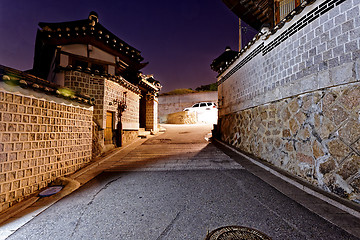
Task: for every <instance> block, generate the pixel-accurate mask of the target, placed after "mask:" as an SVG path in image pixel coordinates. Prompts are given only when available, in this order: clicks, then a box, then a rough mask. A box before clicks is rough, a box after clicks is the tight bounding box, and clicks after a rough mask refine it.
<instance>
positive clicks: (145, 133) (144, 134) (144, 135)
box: [138, 128, 151, 138]
mask: <svg viewBox="0 0 360 240" xmlns="http://www.w3.org/2000/svg"><path fill="white" fill-rule="evenodd" d="M150 134H151V132H150V131H145V129H144V128H140V129H139V133H138V137H140V138H147V136H149V135H150Z"/></svg>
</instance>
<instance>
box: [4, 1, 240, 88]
mask: <svg viewBox="0 0 360 240" xmlns="http://www.w3.org/2000/svg"><path fill="white" fill-rule="evenodd" d="M90 11H96V12H97V13H98V15H99V21H100V23H101V24H102V25H103V26H104V27H106V28H107V29H109V30H110V31H111V32H113V33H114V34H115V35H117V36H118V37H119V38H121V39H122V40H124V41H125V42H127V43H128V44H130V45H131V46H133V47H135V48H137V49H138V50H140V51H141V53H142V56H143V57H144V58H145V60H144V61H145V62H149V65H148V66H146V67H145V68H144V69H143V70H142V71H143V72H144V73H145V74H154V77H155V78H156V79H157V80H159V81H160V82H161V83H162V85H163V86H164V87H163V90H162V92H167V91H170V90H173V89H176V88H196V87H198V86H200V85H205V84H210V83H213V82H215V81H216V73H215V72H213V71H212V70H211V69H210V64H211V62H212V60H213V59H215V58H216V57H218V56H219V55H220V54H221V53H222V52H223V51H224V50H225V47H226V46H230V47H231V48H232V49H234V50H236V49H237V48H238V20H237V17H236V16H235V14H233V13H232V12H231V11H230V10H229V9H228V8H226V6H225V4H223V3H222V1H221V0H182V1H168V0H167V1H165V0H156V1H149V0H132V1H129V0H127V1H125V0H102V1H98V0H97V1H96V0H87V1H83V0H79V1H77V0H71V1H70V0H63V1H56V0H51V1H49V0H33V1H29V0H1V1H0V64H2V65H5V66H9V67H13V68H16V69H19V70H28V69H30V68H32V63H33V56H34V44H35V36H36V30H37V28H38V25H37V24H38V22H63V21H73V20H80V19H85V18H87V17H88V15H89V12H90Z"/></svg>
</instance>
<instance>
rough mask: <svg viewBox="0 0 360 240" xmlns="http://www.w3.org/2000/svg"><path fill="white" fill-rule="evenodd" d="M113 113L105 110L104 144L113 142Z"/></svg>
mask: <svg viewBox="0 0 360 240" xmlns="http://www.w3.org/2000/svg"><path fill="white" fill-rule="evenodd" d="M113 130H114V113H113V112H106V128H105V144H113Z"/></svg>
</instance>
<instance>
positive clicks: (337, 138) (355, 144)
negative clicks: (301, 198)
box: [220, 83, 360, 199]
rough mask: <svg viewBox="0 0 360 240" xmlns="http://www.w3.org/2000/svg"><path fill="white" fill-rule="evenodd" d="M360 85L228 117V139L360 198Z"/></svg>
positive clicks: (224, 120) (224, 137)
mask: <svg viewBox="0 0 360 240" xmlns="http://www.w3.org/2000/svg"><path fill="white" fill-rule="evenodd" d="M359 96H360V84H359V83H354V84H348V85H344V86H338V87H333V88H328V89H324V90H321V91H314V92H311V93H307V94H302V95H299V96H296V97H292V98H287V99H283V100H280V101H276V102H272V103H268V104H264V105H260V106H257V107H254V108H250V109H247V110H244V111H240V112H238V113H234V114H229V115H226V116H223V117H222V119H221V123H220V129H221V136H222V137H221V138H222V140H223V141H225V142H227V143H229V144H231V145H233V146H235V147H237V148H239V149H241V150H243V151H245V152H248V153H252V154H254V155H255V156H256V157H259V158H262V159H264V160H267V161H269V162H271V163H272V164H274V165H276V166H278V167H281V168H283V169H285V170H288V171H290V172H292V173H293V174H295V175H298V176H300V177H302V178H304V179H306V180H308V181H309V182H310V183H313V184H315V185H318V186H320V187H322V188H324V189H327V190H330V191H332V192H334V193H336V194H338V195H340V196H342V197H350V198H351V199H356V198H357V199H360V171H359V169H360V121H359V117H360V115H359V113H360V98H359Z"/></svg>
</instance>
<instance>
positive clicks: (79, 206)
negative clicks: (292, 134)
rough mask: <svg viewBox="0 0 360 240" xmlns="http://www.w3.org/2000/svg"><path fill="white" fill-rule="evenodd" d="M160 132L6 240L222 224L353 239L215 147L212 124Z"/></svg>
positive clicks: (187, 232)
mask: <svg viewBox="0 0 360 240" xmlns="http://www.w3.org/2000/svg"><path fill="white" fill-rule="evenodd" d="M165 127H166V128H167V131H166V133H164V134H162V135H159V136H157V137H153V138H150V139H149V140H148V141H146V142H145V143H144V144H143V145H141V146H139V147H137V148H136V149H135V150H134V151H132V152H131V153H129V154H128V155H127V156H126V157H125V158H123V159H119V162H118V164H115V165H114V166H113V167H112V168H110V169H109V170H107V171H105V172H104V173H102V174H100V175H99V176H97V177H96V178H94V179H93V180H92V181H90V182H88V183H87V184H85V185H84V186H83V187H81V188H80V189H78V190H77V191H75V192H74V193H72V194H71V195H69V196H67V197H65V198H63V199H62V200H60V201H59V202H57V203H56V204H54V205H52V206H51V207H49V208H48V209H46V210H45V211H43V212H42V213H41V214H39V215H38V216H36V217H35V218H34V219H32V220H31V221H30V222H28V223H27V224H26V225H24V226H23V227H21V228H20V229H18V230H17V231H16V232H15V233H13V234H12V235H11V236H10V237H9V238H8V239H9V240H19V239H124V240H128V239H129V240H142V239H144V240H152V239H153V240H160V239H163V240H169V239H170V240H173V239H179V240H180V239H181V240H184V239H186V240H187V239H189V240H193V239H196V240H197V239H199V240H201V239H204V238H205V236H206V234H207V232H210V231H212V230H214V229H216V228H218V227H221V226H228V225H238V226H246V227H251V228H255V229H258V230H259V231H261V232H263V233H265V234H267V235H268V236H270V237H271V238H272V239H291V240H293V239H301V240H303V239H327V240H328V239H337V240H340V239H346V240H349V239H357V238H356V237H354V236H352V235H350V234H348V233H347V232H345V231H344V230H342V229H340V228H338V227H336V226H335V225H332V224H331V223H329V222H327V221H326V220H324V219H322V218H321V217H319V216H317V215H316V214H314V213H312V212H310V211H309V210H307V209H306V208H304V207H302V206H301V205H299V204H298V203H296V202H295V201H293V200H292V199H290V198H288V197H287V196H285V195H283V194H282V193H280V192H279V191H278V190H276V189H274V188H273V187H271V186H270V185H268V184H267V183H265V182H264V181H262V180H261V179H259V178H257V177H256V176H254V175H253V174H251V173H250V172H248V171H247V170H246V169H244V168H243V167H242V166H241V165H240V164H238V163H237V162H235V161H234V160H233V159H232V158H231V157H229V156H228V155H226V154H225V153H224V152H222V151H221V150H219V149H217V148H216V147H215V146H214V145H213V144H212V143H210V142H208V141H207V140H206V139H205V138H206V137H207V136H208V135H207V134H208V133H209V132H210V130H211V126H210V125H188V126H179V125H166V126H165Z"/></svg>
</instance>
